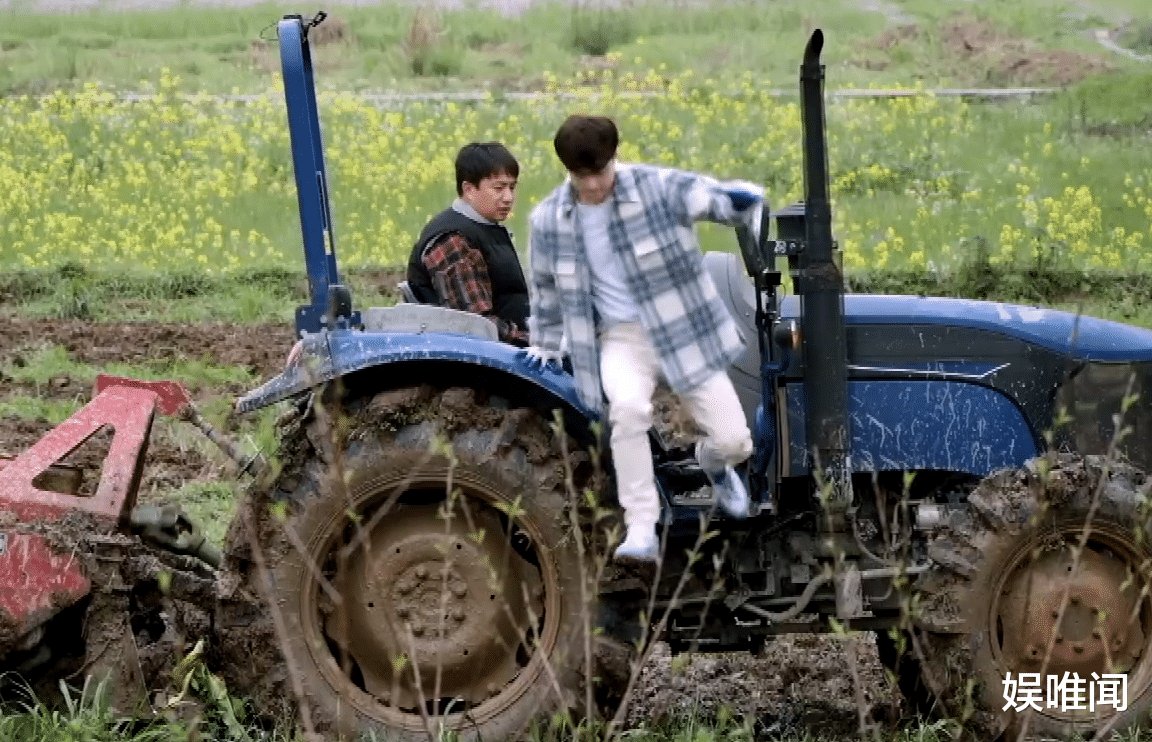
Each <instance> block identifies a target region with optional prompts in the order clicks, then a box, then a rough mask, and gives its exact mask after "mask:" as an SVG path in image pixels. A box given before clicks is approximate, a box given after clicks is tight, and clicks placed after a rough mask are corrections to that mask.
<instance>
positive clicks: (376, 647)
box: [324, 501, 544, 709]
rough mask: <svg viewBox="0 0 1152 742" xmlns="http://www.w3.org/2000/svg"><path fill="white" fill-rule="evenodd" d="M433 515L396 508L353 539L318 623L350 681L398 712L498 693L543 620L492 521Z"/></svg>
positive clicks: (534, 573)
mask: <svg viewBox="0 0 1152 742" xmlns="http://www.w3.org/2000/svg"><path fill="white" fill-rule="evenodd" d="M469 502H470V504H473V505H474V504H475V501H469ZM442 510H443V508H442V505H403V506H400V507H399V508H397V509H396V510H394V511H393V512H391V513H389V514H388V515H386V516H384V517H383V518H382V519H380V522H379V523H378V524H376V525H374V526H370V527H369V528H368V530H367V531H366V532H363V533H362V537H359V538H357V537H353V539H351V540H350V543H349V545H348V546H346V547H344V548H343V550H342V551H341V553H340V555H339V556H338V559H342V560H343V561H344V566H343V569H340V567H339V565H338V566H337V569H336V577H335V578H334V579H333V586H334V587H335V589H336V592H337V593H338V594H339V595H340V596H341V599H340V600H339V601H336V602H335V603H334V604H333V605H332V607H331V610H329V611H328V612H327V616H326V618H325V620H324V628H325V631H326V633H327V635H328V637H329V638H330V639H331V640H333V642H335V644H336V645H337V647H338V648H340V649H342V650H343V654H344V655H345V656H344V657H343V658H341V657H340V656H339V655H340V654H341V652H339V651H337V652H336V654H337V661H338V662H340V661H341V660H342V659H343V660H345V661H344V662H341V664H343V665H344V666H345V671H346V672H349V674H350V677H352V678H355V677H357V674H358V676H359V677H360V678H362V681H363V689H364V690H366V691H367V692H369V693H370V694H372V695H374V696H376V697H377V698H378V699H379V700H381V701H382V702H384V703H387V704H390V705H393V706H396V707H399V708H403V709H414V708H417V707H419V706H421V705H424V706H425V707H431V706H435V705H437V704H438V703H445V702H450V703H458V702H460V701H463V702H465V703H467V704H470V705H471V704H476V703H479V702H481V701H483V700H485V699H486V698H489V697H491V696H493V695H495V694H496V693H498V692H499V691H500V690H501V689H502V688H503V687H504V686H505V685H506V684H507V683H508V682H509V681H511V680H512V679H513V678H514V677H515V676H516V674H517V673H518V672H519V670H520V668H521V667H522V665H523V664H524V663H525V662H526V661H527V656H528V653H529V647H530V646H531V644H532V643H533V641H534V639H535V632H536V630H537V627H538V626H539V625H540V620H541V617H542V614H543V608H544V605H543V585H542V582H541V579H540V574H539V572H538V570H537V568H536V566H535V565H534V564H533V563H532V562H531V561H530V560H529V559H528V558H526V555H525V554H524V553H522V552H523V551H524V549H517V548H516V546H517V544H516V539H514V538H510V537H509V534H508V532H507V530H506V528H505V527H504V524H503V522H502V521H501V520H500V519H499V518H498V517H497V516H496V514H495V513H494V512H493V511H491V510H489V509H487V508H486V507H479V508H475V507H474V508H472V512H469V513H467V514H466V515H465V514H464V513H462V512H459V513H456V514H454V516H453V517H451V518H449V519H445V518H443V517H442ZM521 648H522V649H523V651H519V650H520V649H521ZM349 665H351V666H349Z"/></svg>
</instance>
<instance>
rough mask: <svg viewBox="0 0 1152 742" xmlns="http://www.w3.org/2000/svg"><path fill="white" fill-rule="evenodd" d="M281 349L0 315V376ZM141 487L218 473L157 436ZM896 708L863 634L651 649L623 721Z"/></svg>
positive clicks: (266, 334) (244, 359) (867, 720)
mask: <svg viewBox="0 0 1152 742" xmlns="http://www.w3.org/2000/svg"><path fill="white" fill-rule="evenodd" d="M291 342H292V329H291V328H290V327H289V326H287V325H266V326H251V325H229V324H202V325H177V324H149V325H143V324H134V323H114V324H113V323H87V322H81V321H68V320H47V319H28V318H19V319H18V318H17V317H15V316H12V315H8V316H3V315H0V369H3V368H9V367H10V366H11V365H19V364H20V363H21V362H22V361H21V359H24V358H27V357H28V354H29V353H30V352H33V351H34V350H35V349H36V348H38V347H41V346H42V345H44V344H49V343H51V344H56V345H59V346H62V347H64V348H66V349H67V350H68V352H69V354H70V356H71V357H72V359H73V360H75V361H78V362H81V363H86V364H91V365H93V366H96V367H100V366H101V365H102V364H107V363H111V362H127V363H132V364H141V365H142V364H145V363H158V362H164V361H176V360H180V359H196V358H201V359H204V360H207V361H210V362H212V363H214V364H217V365H219V364H234V365H238V366H242V367H244V368H246V369H248V370H249V371H250V372H251V373H252V375H253V376H254V377H255V378H256V379H258V380H259V381H263V380H264V379H267V378H268V377H270V376H272V375H274V374H275V373H276V372H277V370H278V368H279V367H280V365H281V364H282V362H283V361H282V359H283V358H284V356H285V354H286V352H287V350H288V348H289V347H290V345H291ZM0 390H3V391H2V394H0V397H7V396H9V395H12V394H13V393H16V394H23V395H34V396H39V397H41V398H45V399H69V400H79V401H86V400H87V399H89V398H90V396H91V392H90V390H89V389H88V387H87V383H86V382H82V381H80V380H77V379H71V378H68V377H58V378H53V379H52V380H50V381H49V382H48V383H47V384H43V385H40V386H37V387H32V386H30V385H28V384H22V385H17V384H15V383H14V382H13V380H12V379H11V378H10V377H7V378H6V377H4V376H2V375H0ZM190 391H191V392H192V394H193V396H194V397H195V398H196V399H197V400H198V401H199V402H201V403H206V402H207V401H209V400H211V399H213V398H219V397H228V398H230V397H233V396H235V395H237V394H239V393H242V392H243V391H244V390H243V389H242V388H237V387H236V385H231V386H221V387H217V388H211V387H205V386H193V387H192V388H191V389H190ZM50 427H51V426H50V424H49V423H47V422H44V421H31V420H26V419H17V418H15V417H12V416H8V417H0V452H4V453H13V452H16V451H19V450H22V449H23V448H25V447H27V446H28V445H30V444H31V443H33V442H34V441H35V440H36V439H38V438H39V436H40V435H42V434H43V433H44V432H45V431H46V430H48V429H49V428H50ZM92 459H93V456H89V457H88V459H87V462H88V463H91V461H92ZM80 461H81V462H84V461H85V459H84V458H83V457H81V458H80ZM143 476H144V481H143V485H142V493H148V494H147V496H148V497H156V496H161V495H162V493H164V492H166V491H171V490H173V489H175V488H176V487H179V486H180V485H182V484H185V483H187V482H193V481H212V480H213V479H214V478H217V477H221V476H223V469H222V467H221V464H220V462H219V461H218V460H214V459H213V458H212V457H209V456H206V455H204V453H202V452H201V451H199V450H198V449H196V448H195V447H190V446H188V445H187V444H186V443H181V442H180V441H176V440H173V439H172V437H171V436H170V435H169V433H168V430H167V429H166V428H160V429H158V430H157V432H156V433H155V434H154V435H153V441H152V444H151V447H150V450H149V458H148V461H147V463H146V466H145V470H144V475H143ZM895 698H896V696H895V695H894V693H893V691H892V690H891V689H890V688H889V686H888V685H887V683H886V682H885V680H884V675H883V671H882V669H881V667H880V665H879V663H878V661H877V657H876V649H875V645H874V643H873V641H872V638H871V636H870V635H863V636H860V637H855V638H846V639H837V638H832V637H822V636H795V637H788V638H785V639H782V640H780V641H777V642H776V643H774V644H770V645H769V647H768V650H767V654H766V656H765V657H763V658H752V657H750V656H747V655H700V656H697V657H694V658H692V659H691V661H690V662H688V663H687V664H686V665H685V663H683V662H680V661H677V662H676V663H673V662H672V659H671V657H670V656H669V655H668V653H667V651H666V649H665V648H664V647H662V646H661V647H658V648H657V652H656V653H655V655H654V656H653V658H652V660H651V661H650V662H649V663H648V664H647V665H646V666H645V668H644V671H643V676H642V682H641V684H640V687H639V689H638V694H637V700H638V703H636V704H635V705H634V706H633V709H634V711H633V716H632V721H633V722H636V721H638V719H639V718H641V717H642V716H643V717H652V716H654V717H656V718H660V717H667V716H672V715H675V714H676V713H677V712H678V711H680V710H684V709H690V708H692V707H694V706H696V707H699V708H702V709H705V710H715V709H716V708H717V707H718V706H719V705H720V704H721V703H726V704H728V705H730V706H733V707H734V708H735V709H736V710H737V711H739V712H742V713H744V714H747V715H748V716H749V717H750V718H752V719H755V720H756V725H757V728H758V729H760V730H761V732H763V734H764V735H765V737H766V738H767V737H769V736H774V735H775V734H777V733H786V732H791V731H796V732H800V733H801V734H802V733H803V731H805V730H807V731H809V732H812V733H816V732H820V733H825V734H835V735H836V736H837V737H841V738H843V737H853V736H855V734H856V733H857V732H858V731H859V730H860V728H861V724H865V725H869V726H870V725H872V724H873V723H876V722H879V723H881V724H885V723H886V721H885V720H890V719H893V718H894V717H895V716H896V715H897V714H898V711H899V710H898V708H896V707H895V706H893V704H894V703H897V702H896V701H895V700H894V699H895Z"/></svg>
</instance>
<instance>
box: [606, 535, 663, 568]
mask: <svg viewBox="0 0 1152 742" xmlns="http://www.w3.org/2000/svg"><path fill="white" fill-rule="evenodd" d="M614 558H615V559H616V560H621V559H627V560H629V561H636V562H652V563H655V562H658V561H660V539H659V538H657V537H656V527H655V526H646V527H641V526H634V527H632V528H629V529H628V533H627V535H626V536H625V537H624V540H623V541H622V542H621V543H620V545H619V546H617V547H616V552H615V554H614Z"/></svg>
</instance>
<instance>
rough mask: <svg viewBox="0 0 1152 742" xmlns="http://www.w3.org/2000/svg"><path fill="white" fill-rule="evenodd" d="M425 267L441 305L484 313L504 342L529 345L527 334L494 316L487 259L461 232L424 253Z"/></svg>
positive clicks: (441, 240)
mask: <svg viewBox="0 0 1152 742" xmlns="http://www.w3.org/2000/svg"><path fill="white" fill-rule="evenodd" d="M423 262H424V267H426V268H427V269H428V272H429V273H430V274H431V275H432V285H433V286H434V287H435V289H436V293H437V295H438V296H439V297H440V303H441V305H443V306H446V307H449V308H451V309H458V310H460V311H463V312H473V313H474V314H482V315H484V316H485V317H487V318H488V319H490V320H492V322H494V323H495V324H496V329H497V332H498V335H499V337H500V339H501V340H503V341H504V342H508V343H514V344H516V345H527V344H528V331H527V329H526V328H521V327H517V326H516V325H515V324H514V323H512V322H509V321H507V320H504V319H501V318H499V317H495V316H493V314H492V280H491V278H489V276H488V264H487V263H486V262H485V261H484V256H483V255H482V254H481V253H480V251H479V250H477V249H476V248H475V247H473V246H472V244H471V243H470V242H469V241H468V239H467V238H466V237H464V235H462V234H460V233H459V232H451V233H449V234H447V235H445V236H444V237H442V238H440V240H439V241H437V242H436V243H435V244H434V245H433V246H432V247H430V248H429V249H428V250H426V251H425V253H424V258H423Z"/></svg>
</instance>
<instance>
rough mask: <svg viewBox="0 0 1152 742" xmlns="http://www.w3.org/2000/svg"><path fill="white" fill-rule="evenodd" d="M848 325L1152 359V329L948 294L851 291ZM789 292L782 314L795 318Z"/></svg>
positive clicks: (1106, 357) (1093, 356)
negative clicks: (960, 333) (976, 335)
mask: <svg viewBox="0 0 1152 742" xmlns="http://www.w3.org/2000/svg"><path fill="white" fill-rule="evenodd" d="M844 307H845V317H846V320H847V322H848V324H849V325H868V324H879V325H953V326H956V327H970V328H974V329H981V330H990V331H992V332H1000V333H1003V334H1005V335H1008V336H1010V337H1015V338H1017V339H1020V340H1023V341H1025V342H1029V343H1034V344H1036V345H1038V346H1040V347H1043V348H1047V349H1049V350H1052V351H1055V352H1057V353H1064V354H1068V355H1071V356H1073V357H1076V358H1082V359H1084V360H1090V361H1128V360H1133V361H1147V360H1152V330H1147V329H1144V328H1141V327H1133V326H1132V325H1125V324H1122V323H1119V322H1112V321H1109V320H1103V319H1098V318H1096V317H1087V316H1084V315H1077V314H1074V313H1072V312H1062V311H1058V310H1055V309H1043V308H1040V307H1029V306H1021V305H1018V304H1002V303H999V302H992V301H975V300H970V299H952V298H945V297H922V296H886V295H871V294H848V295H847V296H845V297H844ZM799 311H800V302H799V300H798V299H797V298H796V297H794V296H789V297H786V298H785V299H784V301H783V302H782V303H781V314H782V316H784V317H787V318H795V317H797V316H798V314H799Z"/></svg>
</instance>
